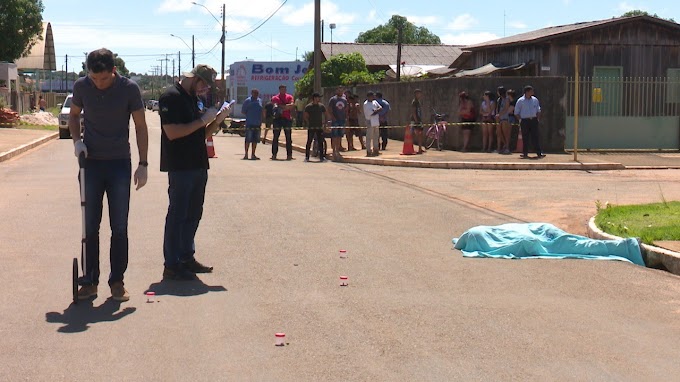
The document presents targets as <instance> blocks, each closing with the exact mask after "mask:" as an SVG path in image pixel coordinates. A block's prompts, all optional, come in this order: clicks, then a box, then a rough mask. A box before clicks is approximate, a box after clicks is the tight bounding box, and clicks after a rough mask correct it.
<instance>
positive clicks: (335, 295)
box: [0, 112, 680, 381]
mask: <svg viewBox="0 0 680 382" xmlns="http://www.w3.org/2000/svg"><path fill="white" fill-rule="evenodd" d="M147 119H148V121H149V124H150V129H151V134H150V135H151V152H150V156H149V157H150V160H149V162H150V163H151V165H150V179H149V184H148V185H147V186H146V187H144V188H143V189H142V190H140V191H132V201H131V214H130V224H129V237H130V266H129V270H128V272H127V273H126V287H127V288H128V290H129V291H130V293H131V294H132V298H131V300H130V301H129V302H126V303H122V304H118V303H114V302H113V301H112V300H110V299H108V297H109V296H110V293H109V290H108V287H107V286H106V285H105V276H104V277H103V279H102V285H101V286H100V290H99V297H98V298H97V299H96V300H94V301H93V302H92V303H91V304H86V303H81V304H79V305H77V306H73V305H71V304H70V301H71V295H70V293H71V292H70V278H71V271H70V269H71V268H70V267H71V259H72V258H73V257H75V256H77V255H78V254H79V242H80V208H79V197H78V188H77V182H76V176H77V163H76V160H75V157H74V156H73V153H72V144H71V142H70V141H65V140H60V141H53V142H51V143H49V144H46V145H44V146H42V147H40V148H38V149H36V150H33V151H31V152H29V153H26V154H23V155H21V156H19V157H16V158H13V159H11V160H9V161H7V162H3V163H1V164H0V195H1V196H0V217H1V219H0V256H2V257H1V259H2V261H0V272H1V274H2V278H0V280H1V281H0V286H1V287H2V291H3V292H4V295H3V297H4V298H3V302H2V304H0V338H1V339H2V340H0V358H1V361H0V380H2V381H19V380H22V381H23V380H38V381H43V380H44V381H62V380H63V381H73V380H102V381H114V380H115V381H121V380H130V381H137V380H158V381H173V380H196V381H217V380H220V381H221V380H224V381H244V380H261V381H271V380H277V381H322V380H323V381H326V380H328V381H339V380H347V381H367V380H371V381H396V380H399V381H401V380H418V381H421V380H428V381H430V380H440V381H441V380H466V381H468V380H518V381H528V380H536V381H546V380H560V381H565V380H579V381H581V380H612V381H613V380H616V381H618V380H645V381H652V380H655V381H656V380H677V375H679V374H680V362H678V357H679V356H680V342H679V341H678V338H680V277H677V276H673V275H670V274H667V273H664V272H662V271H657V270H650V269H645V268H641V267H637V266H634V265H630V264H625V263H620V262H605V261H578V260H552V261H551V260H526V261H510V260H490V259H464V258H462V256H461V254H460V253H459V252H458V251H456V250H454V249H453V248H452V244H451V238H453V237H456V236H458V235H460V234H461V233H462V232H464V231H465V230H467V229H468V228H470V227H472V226H476V225H480V224H501V223H505V222H511V221H549V222H553V223H556V224H558V225H559V226H561V227H562V228H565V224H561V223H562V222H567V221H570V220H572V219H569V217H572V218H573V217H575V218H580V217H581V216H586V215H588V214H590V215H592V214H593V213H594V200H601V201H603V202H604V201H610V202H614V201H618V202H624V201H628V200H640V199H647V200H650V201H656V200H658V198H659V195H660V193H662V194H663V195H664V197H666V198H667V199H668V200H671V199H677V198H678V197H680V196H679V195H677V193H678V192H679V191H678V190H675V189H672V187H671V185H672V184H673V182H674V181H675V180H677V177H678V175H677V172H675V170H667V172H659V173H656V172H644V173H643V172H605V173H597V174H589V173H584V172H560V173H556V172H549V171H541V172H509V171H502V172H492V171H488V172H480V171H453V170H452V171H442V170H424V169H420V170H418V169H399V168H390V169H387V168H381V167H371V166H361V165H345V164H335V163H325V164H317V163H303V162H302V158H303V157H302V156H301V155H300V154H297V153H296V154H294V155H295V156H296V158H297V160H296V161H292V162H286V161H277V162H272V161H269V160H264V159H263V160H260V161H242V160H240V158H241V157H242V155H243V152H242V150H243V141H242V139H241V138H238V137H236V136H224V137H223V136H220V137H218V138H216V143H215V144H216V149H217V153H218V155H219V158H218V159H212V160H211V166H212V169H211V170H210V179H209V181H208V192H207V195H206V204H205V206H206V208H205V212H204V218H203V220H202V223H201V226H200V228H199V232H198V236H197V251H198V255H197V258H198V259H199V260H200V261H202V262H204V263H208V264H210V265H213V266H215V272H214V273H213V274H209V275H201V276H200V278H201V282H191V283H180V282H172V283H161V282H160V281H161V274H162V261H163V259H162V251H161V249H162V236H163V224H164V218H165V212H166V209H167V193H166V191H167V178H166V176H165V174H162V173H160V172H159V171H158V157H159V136H160V129H159V123H158V116H157V114H156V113H151V112H148V113H147ZM131 136H134V133H131ZM270 149H271V146H269V145H266V146H259V147H258V155H259V156H260V157H262V158H267V157H268V155H267V153H268V152H269V150H270ZM133 153H136V147H135V146H133ZM136 158H137V157H136V154H133V161H135V162H136V160H137V159H136ZM655 179H656V180H659V183H658V187H657V185H656V183H651V184H650V183H649V182H650V180H652V181H653V180H655ZM676 184H677V183H676ZM658 190H661V191H658ZM572 205H573V206H574V212H570V209H571V206H572ZM588 206H590V207H588ZM588 211H589V212H588ZM570 224H575V226H577V227H578V226H580V225H581V224H585V221H582V222H577V223H570ZM567 226H568V224H567ZM576 233H582V232H576ZM109 234H110V230H109V228H108V222H107V220H106V218H105V219H104V222H103V224H102V231H101V246H102V249H103V250H102V257H101V259H102V275H107V274H108V269H109V266H108V261H107V255H106V253H107V250H108V245H109V239H108V236H109ZM340 249H346V250H347V251H348V253H349V257H348V258H347V259H340V258H339V256H338V251H339V250H340ZM340 275H347V276H349V286H347V287H340V286H339V279H338V278H339V276H340ZM147 290H153V291H155V292H156V294H157V295H158V297H157V300H158V301H157V302H156V303H152V304H149V303H146V298H145V297H144V292H145V291H147ZM281 331H282V332H285V333H286V340H287V342H288V344H287V345H286V346H284V347H275V346H274V341H275V338H274V333H276V332H281Z"/></svg>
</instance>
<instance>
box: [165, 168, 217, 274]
mask: <svg viewBox="0 0 680 382" xmlns="http://www.w3.org/2000/svg"><path fill="white" fill-rule="evenodd" d="M168 183H169V186H168V198H169V200H170V203H169V206H168V214H167V216H166V217H165V236H164V238H163V256H164V257H165V266H166V267H169V268H172V267H176V266H177V265H178V264H179V263H184V262H187V261H190V260H192V259H193V258H194V252H195V250H196V246H195V245H194V237H195V236H196V231H197V230H198V223H199V222H200V221H201V217H202V216H203V201H204V199H205V187H206V184H207V183H208V170H206V169H199V170H186V171H170V172H168Z"/></svg>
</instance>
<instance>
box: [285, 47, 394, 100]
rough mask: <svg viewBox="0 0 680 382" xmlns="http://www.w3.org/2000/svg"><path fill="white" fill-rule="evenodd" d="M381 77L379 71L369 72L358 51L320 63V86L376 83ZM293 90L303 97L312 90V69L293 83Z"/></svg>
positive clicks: (308, 94)
mask: <svg viewBox="0 0 680 382" xmlns="http://www.w3.org/2000/svg"><path fill="white" fill-rule="evenodd" d="M381 79H382V75H381V74H380V73H370V72H369V71H368V69H367V68H366V61H365V60H364V57H363V56H362V55H361V54H359V53H349V54H336V55H334V56H333V57H331V58H330V59H328V61H324V62H322V63H321V86H322V87H334V86H338V85H358V84H365V83H369V84H372V83H376V82H379V81H380V80H381ZM295 90H296V91H297V93H298V94H300V95H302V96H303V97H309V96H310V95H311V94H312V93H313V92H314V69H310V70H308V71H307V73H305V75H304V76H302V78H300V80H298V82H296V83H295Z"/></svg>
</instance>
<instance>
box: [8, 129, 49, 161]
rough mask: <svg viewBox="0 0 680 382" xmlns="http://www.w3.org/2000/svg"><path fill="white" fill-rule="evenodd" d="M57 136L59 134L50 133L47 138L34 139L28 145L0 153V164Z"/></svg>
mask: <svg viewBox="0 0 680 382" xmlns="http://www.w3.org/2000/svg"><path fill="white" fill-rule="evenodd" d="M58 136H59V133H52V134H49V135H47V136H44V137H41V138H38V139H35V140H33V141H31V142H29V143H26V144H25V145H21V146H19V147H17V148H14V149H12V150H9V151H5V152H4V153H0V162H3V161H6V160H8V159H11V158H13V157H15V156H17V155H19V154H23V153H25V152H26V151H28V150H30V149H32V148H35V147H38V146H40V145H42V144H44V143H47V142H49V141H51V140H53V139H55V138H57V137H58Z"/></svg>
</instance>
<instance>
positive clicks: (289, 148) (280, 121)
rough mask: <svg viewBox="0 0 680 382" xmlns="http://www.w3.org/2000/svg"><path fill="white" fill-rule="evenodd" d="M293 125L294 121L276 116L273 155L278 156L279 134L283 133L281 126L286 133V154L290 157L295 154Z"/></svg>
mask: <svg viewBox="0 0 680 382" xmlns="http://www.w3.org/2000/svg"><path fill="white" fill-rule="evenodd" d="M291 126H293V121H291V120H290V119H285V118H276V119H275V120H274V140H273V141H272V157H274V158H276V154H278V153H279V136H280V135H281V128H283V132H284V134H286V154H287V155H288V157H292V156H293V139H292V137H291V136H290V128H291Z"/></svg>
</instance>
